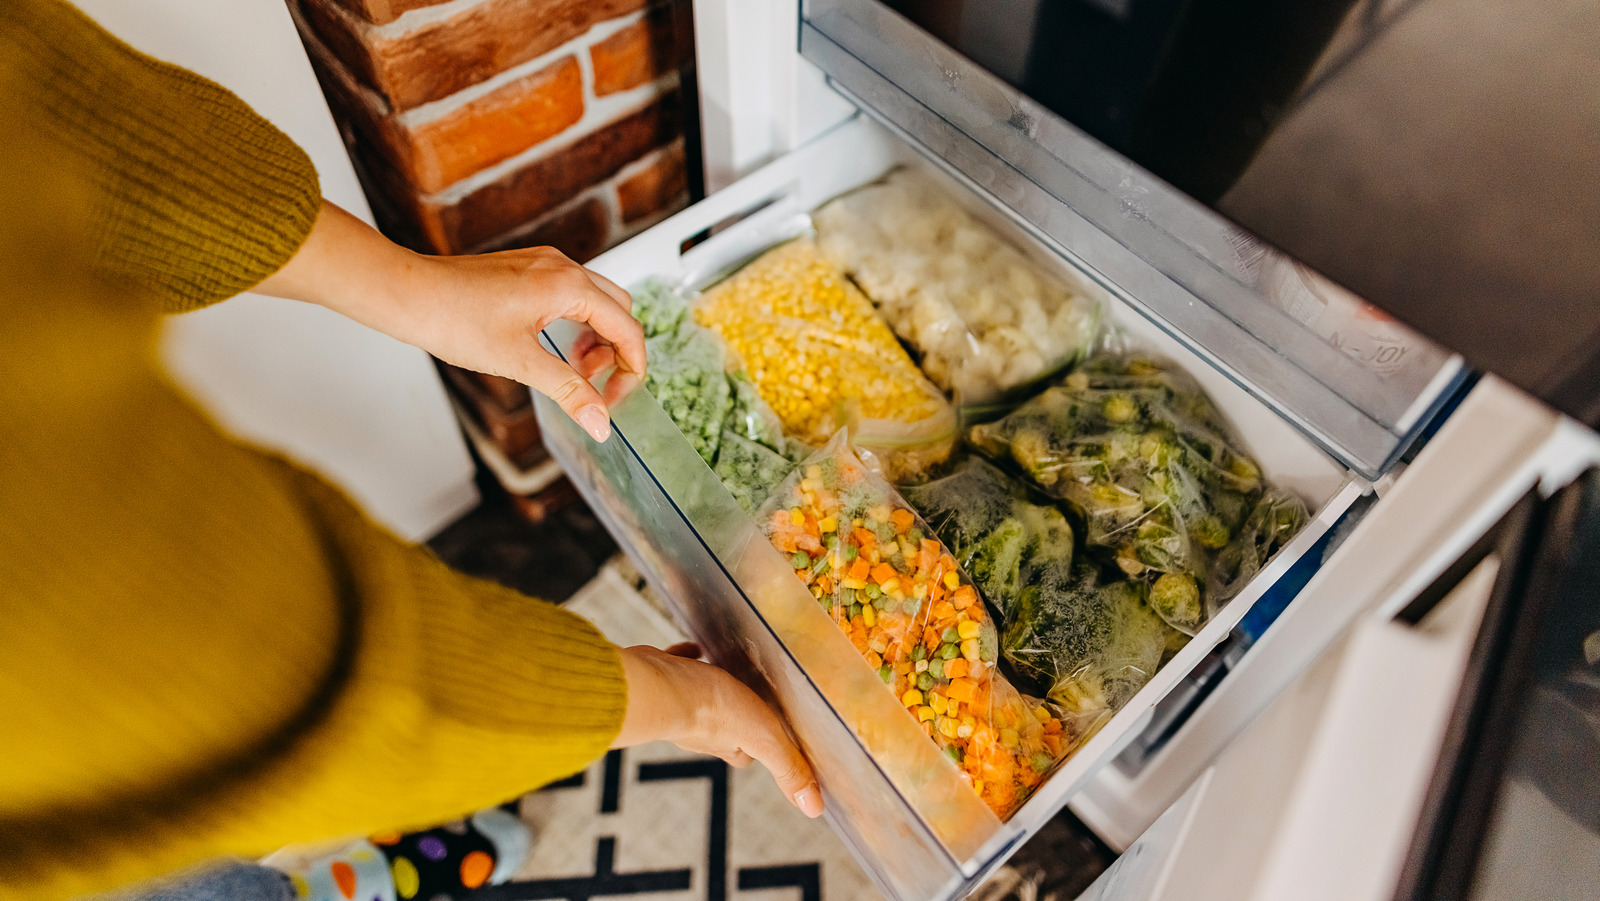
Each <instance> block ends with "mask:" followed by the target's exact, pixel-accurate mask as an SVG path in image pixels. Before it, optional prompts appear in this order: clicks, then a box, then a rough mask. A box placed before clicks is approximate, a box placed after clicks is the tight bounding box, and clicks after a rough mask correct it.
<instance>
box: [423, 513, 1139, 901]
mask: <svg viewBox="0 0 1600 901" xmlns="http://www.w3.org/2000/svg"><path fill="white" fill-rule="evenodd" d="M485 494H486V496H487V497H489V498H490V500H488V501H487V502H486V503H485V504H484V505H483V506H481V507H479V508H478V509H477V510H475V511H473V512H472V513H470V514H468V515H467V516H466V517H464V518H463V519H462V520H461V521H459V522H457V523H456V524H454V525H452V526H451V527H449V528H448V529H446V530H445V531H444V532H443V533H441V534H440V535H439V536H438V537H437V538H435V539H434V541H433V542H431V545H432V547H433V549H434V550H435V552H436V553H438V554H439V555H440V556H441V557H442V558H443V559H445V560H446V561H447V562H449V563H451V564H452V565H454V566H456V567H458V568H460V569H462V570H465V571H467V572H470V573H473V574H474V575H478V576H482V577H485V578H489V579H493V580H495V581H498V582H501V583H502V584H506V585H510V586H512V587H515V588H518V589H521V590H522V591H524V592H527V593H529V594H533V595H536V596H540V597H543V598H546V599H548V600H553V601H558V602H562V603H564V604H566V605H567V606H568V607H569V609H572V610H574V611H576V612H578V613H580V614H582V615H584V616H585V617H587V618H588V619H590V620H591V621H592V622H594V623H595V625H597V626H598V627H599V628H600V629H601V630H602V631H603V632H605V633H606V635H607V636H608V637H609V638H611V640H613V641H615V642H618V643H619V644H644V643H647V644H655V645H658V646H662V645H665V644H669V643H671V642H673V641H676V640H679V639H680V638H681V637H682V636H681V633H680V632H679V631H678V629H677V627H676V626H675V625H674V623H673V622H672V619H671V617H670V614H669V613H668V612H667V611H666V609H665V608H664V606H663V605H662V604H661V603H660V601H659V600H658V599H656V598H654V597H653V593H652V592H651V591H650V590H649V588H648V587H647V586H646V585H645V584H644V582H643V580H642V579H640V578H639V577H638V575H637V573H636V572H635V571H634V570H633V569H632V567H631V566H630V565H629V564H628V563H627V562H626V560H625V558H623V557H622V556H621V555H619V554H617V549H616V545H615V544H614V543H613V542H612V541H611V539H610V537H609V536H608V535H606V533H605V530H604V528H603V527H602V526H601V525H600V523H599V522H598V521H597V520H596V519H595V517H594V515H593V513H591V512H590V511H589V510H588V509H587V508H585V507H584V506H583V505H582V504H581V503H578V504H574V505H572V506H570V507H567V508H565V509H563V510H561V511H559V512H557V513H555V514H554V515H552V516H550V517H549V518H548V519H546V520H545V521H544V522H543V523H540V524H538V525H533V524H530V523H528V522H527V521H526V520H525V519H523V518H522V517H521V516H519V515H518V514H517V512H516V510H515V508H514V507H513V506H512V505H511V504H510V502H509V501H507V500H505V499H503V498H495V497H494V495H493V493H492V492H489V491H486V492H485ZM518 812H519V814H520V816H521V817H522V819H523V820H524V821H525V822H527V823H528V824H529V825H530V826H531V827H532V828H533V830H534V832H535V834H536V836H537V839H536V841H535V844H534V850H533V852H532V854H531V855H530V857H529V858H528V860H527V861H526V862H525V863H524V864H523V866H522V867H521V868H520V869H519V870H518V872H517V874H516V876H515V877H514V878H513V880H512V881H511V882H509V883H506V884H504V885H498V886H491V887H486V888H482V889H479V890H477V891H476V892H473V893H471V894H470V895H468V896H467V897H468V898H470V899H472V901H534V899H544V898H565V899H571V901H588V899H590V898H599V897H627V898H630V899H640V901H728V899H749V901H790V899H793V901H825V899H826V901H878V899H881V897H882V895H881V894H880V893H879V892H878V891H877V889H876V888H875V887H874V886H873V884H872V883H871V881H870V879H869V878H868V877H867V876H866V874H865V873H864V872H863V871H862V870H861V868H860V867H859V866H858V865H857V864H856V862H855V860H854V859H853V858H852V857H851V856H850V854H849V852H848V851H847V850H846V849H845V847H844V846H843V844H841V843H840V841H839V840H838V839H837V838H836V837H835V836H834V834H833V832H832V831H831V830H830V829H829V828H828V827H827V825H826V824H825V823H824V822H822V821H820V820H817V821H813V820H808V819H806V818H805V817H803V816H801V815H800V814H799V813H798V812H797V811H795V810H794V809H793V808H792V807H791V806H790V805H789V804H788V802H787V801H786V800H785V799H784V798H783V796H782V795H781V793H780V792H779V791H778V789H777V786H776V785H775V784H774V783H773V781H772V779H771V777H769V776H768V775H767V774H766V772H765V771H764V770H762V769H761V768H760V767H751V768H749V769H744V770H738V769H731V768H729V767H728V766H727V765H726V764H724V763H722V762H721V761H718V760H715V759H711V758H704V757H698V756H696V755H691V754H688V753H686V752H684V751H681V750H679V749H678V748H676V747H674V746H672V745H668V744H664V743H663V744H656V745H646V746H643V747H639V748H630V749H628V750H626V751H613V752H611V753H610V754H608V755H607V756H606V757H605V758H603V759H602V760H599V761H596V762H595V764H594V765H593V766H591V767H590V768H589V770H588V771H586V772H584V773H582V774H580V775H579V776H577V777H575V778H573V779H569V780H567V781H565V782H562V783H557V784H555V785H551V786H547V787H546V788H545V789H543V790H541V791H538V792H535V793H533V794H530V795H528V796H526V797H524V798H523V799H521V801H520V802H519V803H518ZM1112 859H1113V855H1112V854H1111V852H1110V851H1109V850H1107V849H1106V848H1105V847H1104V846H1103V845H1101V844H1100V843H1099V842H1098V841H1097V840H1096V839H1095V838H1094V837H1093V836H1092V835H1091V834H1090V833H1089V831H1088V830H1087V829H1086V828H1084V827H1083V826H1082V824H1080V823H1078V822H1077V820H1076V819H1075V818H1073V817H1072V816H1071V815H1070V814H1066V813H1063V815H1062V816H1060V817H1058V818H1057V819H1056V820H1054V821H1052V822H1051V823H1050V824H1049V826H1048V827H1047V828H1046V829H1044V830H1043V831H1042V832H1040V833H1039V834H1038V835H1037V836H1035V837H1034V838H1033V839H1032V840H1031V841H1030V842H1029V843H1028V844H1027V845H1026V846H1024V847H1023V848H1022V850H1020V851H1019V852H1018V853H1017V854H1016V855H1015V857H1013V859H1012V861H1011V863H1010V864H1009V865H1008V866H1007V867H1005V868H1004V869H1003V870H1002V871H1001V872H999V873H998V874H997V875H996V876H995V877H994V878H993V879H992V880H991V881H990V882H989V883H988V884H986V885H984V886H983V887H981V888H980V889H979V890H978V891H977V892H976V893H974V895H973V898H976V899H981V901H1070V899H1072V898H1075V897H1077V895H1078V894H1079V893H1080V892H1082V891H1083V889H1084V888H1086V887H1087V886H1088V885H1089V883H1090V882H1092V881H1093V880H1094V878H1095V877H1097V876H1098V875H1099V874H1100V873H1101V872H1102V871H1103V870H1104V869H1105V868H1106V867H1107V866H1109V865H1110V863H1111V861H1112Z"/></svg>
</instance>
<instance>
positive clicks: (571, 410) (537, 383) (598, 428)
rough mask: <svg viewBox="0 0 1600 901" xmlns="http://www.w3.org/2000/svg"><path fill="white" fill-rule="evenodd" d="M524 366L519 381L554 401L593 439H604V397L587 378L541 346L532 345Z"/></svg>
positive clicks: (606, 433)
mask: <svg viewBox="0 0 1600 901" xmlns="http://www.w3.org/2000/svg"><path fill="white" fill-rule="evenodd" d="M525 365H526V367H527V368H526V370H525V372H524V373H523V375H522V381H523V382H526V383H527V385H528V387H530V388H532V389H533V390H535V391H538V392H539V393H540V394H543V395H544V396H546V397H548V398H550V399H551V400H553V401H555V402H556V404H557V405H559V406H560V407H561V409H562V410H564V411H566V414H567V415H568V416H570V417H572V421H573V422H576V423H577V424H578V425H580V426H582V427H583V430H584V431H585V432H588V433H589V434H590V435H591V436H593V438H594V440H596V441H604V440H606V439H607V438H608V437H610V436H611V416H610V414H608V413H607V412H606V403H605V400H604V399H603V398H601V396H600V392H598V391H596V390H594V386H593V385H591V384H589V380H588V379H586V378H584V377H583V376H581V375H579V374H578V373H577V371H576V370H574V369H573V368H572V367H571V366H568V365H567V364H566V363H563V362H561V359H560V358H559V357H557V356H555V355H554V354H552V353H550V352H549V351H547V350H545V349H544V348H542V347H535V349H534V352H533V354H532V356H530V357H529V359H528V360H527V361H526V364H525Z"/></svg>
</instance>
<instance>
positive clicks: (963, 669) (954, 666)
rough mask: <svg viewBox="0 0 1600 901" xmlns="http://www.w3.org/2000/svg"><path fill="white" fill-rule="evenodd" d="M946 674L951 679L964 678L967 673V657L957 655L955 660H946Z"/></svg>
mask: <svg viewBox="0 0 1600 901" xmlns="http://www.w3.org/2000/svg"><path fill="white" fill-rule="evenodd" d="M944 674H945V676H946V678H950V679H960V678H962V677H963V676H965V675H966V674H967V659H966V658H965V657H957V658H955V659H954V660H947V661H945V664H944Z"/></svg>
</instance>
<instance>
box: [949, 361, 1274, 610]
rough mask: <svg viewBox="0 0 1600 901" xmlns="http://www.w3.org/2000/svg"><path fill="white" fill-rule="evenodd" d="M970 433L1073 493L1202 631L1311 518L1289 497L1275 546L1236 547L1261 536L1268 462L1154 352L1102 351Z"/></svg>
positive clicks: (1050, 488) (1158, 601) (987, 448)
mask: <svg viewBox="0 0 1600 901" xmlns="http://www.w3.org/2000/svg"><path fill="white" fill-rule="evenodd" d="M968 439H969V440H970V441H971V443H972V444H973V445H974V446H975V447H977V448H978V449H979V450H981V451H982V452H983V453H985V454H987V455H989V456H990V457H992V458H994V459H997V460H1002V461H1008V462H1009V463H1010V464H1011V465H1013V466H1015V467H1016V468H1017V469H1018V470H1020V472H1021V473H1022V475H1023V476H1024V477H1026V478H1027V479H1028V480H1029V481H1031V482H1032V483H1033V484H1034V485H1036V486H1037V487H1038V488H1040V489H1041V490H1043V491H1044V492H1045V493H1047V494H1049V495H1051V496H1053V497H1057V498H1061V499H1064V500H1066V501H1069V502H1070V503H1071V504H1072V505H1073V507H1074V508H1075V509H1076V510H1077V511H1079V512H1080V513H1081V514H1082V517H1083V522H1084V530H1085V534H1084V540H1085V542H1086V543H1087V544H1088V545H1090V546H1093V547H1097V548H1104V549H1107V551H1108V552H1109V554H1110V555H1111V556H1112V557H1113V559H1114V560H1115V563H1116V565H1117V566H1118V567H1120V568H1121V569H1122V571H1123V572H1125V573H1126V574H1127V575H1128V576H1129V577H1131V578H1134V579H1139V580H1141V581H1143V582H1145V583H1147V584H1148V585H1149V587H1150V594H1149V603H1150V605H1151V607H1152V608H1153V609H1154V610H1155V611H1156V612H1157V613H1158V614H1160V616H1161V617H1162V618H1163V619H1165V620H1166V621H1167V622H1168V623H1170V624H1171V625H1172V626H1173V628H1176V629H1178V630H1180V631H1182V632H1185V633H1188V634H1190V635H1193V634H1194V633H1195V632H1196V631H1198V630H1199V629H1200V627H1201V626H1203V625H1204V624H1205V621H1206V619H1207V618H1208V617H1209V616H1210V615H1211V614H1212V613H1213V612H1215V610H1216V608H1217V607H1218V606H1220V604H1221V603H1223V602H1224V601H1226V600H1227V599H1228V598H1230V597H1232V596H1233V594H1235V593H1237V592H1238V590H1239V589H1241V588H1242V587H1243V584H1244V582H1243V581H1242V580H1241V579H1240V578H1238V574H1239V573H1240V572H1242V571H1243V570H1244V569H1245V568H1247V567H1249V566H1251V565H1254V566H1256V567H1257V568H1259V565H1260V563H1261V562H1264V561H1262V560H1259V559H1256V558H1258V557H1259V556H1260V552H1261V551H1262V550H1265V551H1266V552H1267V553H1269V554H1270V553H1271V551H1273V550H1276V548H1277V547H1279V546H1281V544H1282V542H1283V541H1284V540H1287V538H1288V537H1289V535H1288V534H1285V533H1286V532H1287V533H1292V532H1293V531H1294V530H1297V529H1298V528H1299V526H1300V525H1303V524H1304V521H1305V514H1304V509H1305V508H1304V507H1303V506H1298V505H1297V502H1293V501H1292V499H1290V498H1288V497H1287V496H1286V495H1279V497H1280V498H1281V500H1282V507H1281V513H1282V515H1283V516H1284V518H1283V520H1282V522H1281V523H1279V525H1282V526H1284V528H1274V529H1271V530H1268V531H1270V533H1271V535H1272V536H1273V541H1272V543H1269V544H1261V545H1259V546H1258V547H1257V548H1256V549H1255V551H1254V552H1252V553H1246V552H1245V549H1244V548H1243V547H1242V546H1240V547H1237V548H1235V545H1236V544H1238V543H1240V542H1253V541H1255V539H1253V538H1252V537H1250V535H1249V534H1247V531H1246V528H1247V524H1248V520H1249V519H1250V516H1251V512H1252V510H1254V509H1255V507H1256V504H1257V502H1258V501H1259V500H1260V498H1261V497H1262V496H1263V493H1264V491H1265V486H1264V485H1263V483H1262V479H1261V470H1260V468H1259V467H1258V466H1257V465H1256V463H1255V461H1254V460H1252V459H1251V458H1250V457H1249V456H1247V455H1246V454H1244V453H1243V452H1242V451H1240V450H1238V449H1237V442H1236V441H1235V440H1234V439H1233V438H1231V437H1230V430H1229V428H1228V426H1227V424H1226V423H1225V422H1224V421H1223V419H1222V417H1221V415H1220V414H1219V413H1218V412H1217V410H1216V408H1215V407H1214V406H1213V405H1212V403H1211V400H1210V398H1208V397H1207V396H1206V395H1205V393H1204V392H1203V391H1201V390H1200V388H1199V386H1197V385H1195V384H1194V383H1193V381H1192V380H1190V379H1189V378H1188V377H1187V376H1185V375H1183V374H1182V373H1180V372H1177V371H1175V370H1173V369H1171V368H1170V367H1169V366H1168V365H1167V364H1163V363H1157V362H1155V361H1153V360H1151V359H1149V358H1146V357H1141V356H1137V355H1106V356H1100V357H1096V358H1092V359H1090V360H1089V361H1088V362H1087V363H1085V364H1084V366H1083V367H1081V368H1080V369H1079V370H1078V371H1076V372H1073V373H1072V374H1071V375H1069V376H1067V377H1066V378H1065V379H1064V380H1062V382H1061V383H1060V384H1058V385H1056V386H1054V387H1052V388H1049V389H1047V390H1045V391H1044V392H1043V393H1042V394H1040V395H1039V396H1038V397H1036V398H1034V399H1033V400H1031V401H1029V402H1028V403H1026V404H1024V405H1022V406H1021V407H1018V408H1017V409H1016V410H1015V411H1013V412H1012V413H1010V414H1008V415H1007V416H1006V417H1004V418H1003V419H1000V420H997V421H995V422H992V423H987V424H984V425H978V426H974V427H973V428H972V429H971V430H970V431H969V433H968ZM1291 508H1292V509H1293V510H1298V517H1296V516H1295V515H1294V514H1293V513H1292V512H1291ZM1258 531H1260V529H1259V528H1258ZM1230 549H1231V550H1230ZM1225 551H1226V552H1227V553H1226V554H1224V553H1223V552H1225ZM1224 561H1227V562H1226V563H1225V562H1224ZM1252 561H1254V562H1252ZM1219 566H1220V567H1222V570H1231V572H1223V571H1222V570H1219ZM1252 572H1253V570H1252ZM1246 578H1247V577H1246Z"/></svg>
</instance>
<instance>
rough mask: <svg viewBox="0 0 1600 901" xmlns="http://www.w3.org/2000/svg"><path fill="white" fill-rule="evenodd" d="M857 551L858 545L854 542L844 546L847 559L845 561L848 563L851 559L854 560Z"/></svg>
mask: <svg viewBox="0 0 1600 901" xmlns="http://www.w3.org/2000/svg"><path fill="white" fill-rule="evenodd" d="M857 553H858V552H857V550H856V546H855V545H853V544H847V545H845V546H844V559H845V562H846V563H848V562H850V561H851V560H854V559H855V558H856V554H857Z"/></svg>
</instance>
